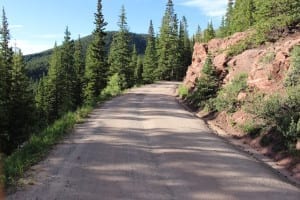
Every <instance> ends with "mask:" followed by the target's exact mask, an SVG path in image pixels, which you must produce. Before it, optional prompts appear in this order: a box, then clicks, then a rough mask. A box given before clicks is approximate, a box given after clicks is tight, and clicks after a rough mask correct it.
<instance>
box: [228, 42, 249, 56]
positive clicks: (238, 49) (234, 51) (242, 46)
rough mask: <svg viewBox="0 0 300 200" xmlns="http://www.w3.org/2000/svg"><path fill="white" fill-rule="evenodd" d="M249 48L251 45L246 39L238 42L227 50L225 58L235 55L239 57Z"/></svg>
mask: <svg viewBox="0 0 300 200" xmlns="http://www.w3.org/2000/svg"><path fill="white" fill-rule="evenodd" d="M250 46H251V43H250V42H249V41H248V39H246V40H243V41H240V42H238V43H237V44H235V45H232V46H230V47H229V49H228V50H227V56H229V57H233V56H236V55H239V54H241V53H243V52H244V51H245V50H247V49H249V48H250Z"/></svg>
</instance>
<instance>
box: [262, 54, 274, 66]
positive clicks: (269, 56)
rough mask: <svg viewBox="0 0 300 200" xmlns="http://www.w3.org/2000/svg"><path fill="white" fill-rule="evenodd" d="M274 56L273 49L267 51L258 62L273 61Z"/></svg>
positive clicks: (266, 62)
mask: <svg viewBox="0 0 300 200" xmlns="http://www.w3.org/2000/svg"><path fill="white" fill-rule="evenodd" d="M275 56H276V55H275V52H273V51H271V52H268V53H266V55H265V56H264V57H262V58H261V60H260V62H262V63H263V64H270V63H271V62H273V61H274V59H275Z"/></svg>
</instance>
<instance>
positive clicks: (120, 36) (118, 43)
mask: <svg viewBox="0 0 300 200" xmlns="http://www.w3.org/2000/svg"><path fill="white" fill-rule="evenodd" d="M119 17H120V18H119V22H118V26H119V31H118V32H117V33H116V34H115V35H114V37H113V41H112V44H111V47H110V51H109V57H108V63H109V74H110V75H114V74H116V73H118V74H119V76H120V79H121V82H122V85H121V88H122V89H125V88H129V87H131V86H133V78H134V74H133V71H132V70H131V69H130V60H131V48H130V38H129V31H128V26H127V18H126V12H125V7H124V6H122V8H121V15H120V16H119Z"/></svg>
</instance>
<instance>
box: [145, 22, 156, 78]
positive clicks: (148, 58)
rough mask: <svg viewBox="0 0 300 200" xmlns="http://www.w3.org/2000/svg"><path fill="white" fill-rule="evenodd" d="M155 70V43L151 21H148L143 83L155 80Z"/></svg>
mask: <svg viewBox="0 0 300 200" xmlns="http://www.w3.org/2000/svg"><path fill="white" fill-rule="evenodd" d="M156 68H157V52H156V41H155V36H154V28H153V24H152V20H151V21H150V25H149V30H148V37H147V46H146V50H145V57H144V70H143V74H142V76H143V81H144V82H145V83H153V82H154V81H155V80H156V79H157V75H156V74H155V71H156Z"/></svg>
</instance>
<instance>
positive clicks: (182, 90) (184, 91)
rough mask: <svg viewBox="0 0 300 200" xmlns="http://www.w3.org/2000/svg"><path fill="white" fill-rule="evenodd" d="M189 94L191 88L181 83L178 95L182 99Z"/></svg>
mask: <svg viewBox="0 0 300 200" xmlns="http://www.w3.org/2000/svg"><path fill="white" fill-rule="evenodd" d="M188 94H189V89H188V88H187V87H186V86H185V85H182V84H181V85H179V87H178V95H179V97H180V98H181V99H185V98H186V97H187V96H188Z"/></svg>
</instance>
